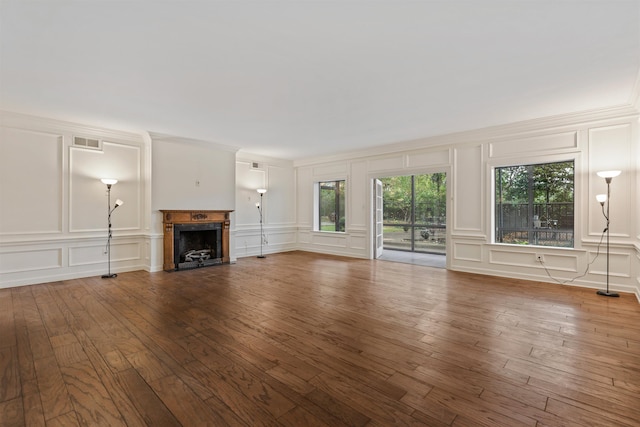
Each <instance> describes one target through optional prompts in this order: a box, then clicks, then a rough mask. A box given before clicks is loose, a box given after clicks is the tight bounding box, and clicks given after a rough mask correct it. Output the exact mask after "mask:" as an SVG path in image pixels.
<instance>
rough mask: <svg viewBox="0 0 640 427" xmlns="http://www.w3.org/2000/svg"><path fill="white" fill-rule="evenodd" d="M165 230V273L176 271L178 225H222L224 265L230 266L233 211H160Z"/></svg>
mask: <svg viewBox="0 0 640 427" xmlns="http://www.w3.org/2000/svg"><path fill="white" fill-rule="evenodd" d="M160 212H162V223H163V226H164V227H163V228H164V264H163V269H164V270H165V271H174V270H176V263H175V258H174V239H173V238H174V225H176V224H207V223H220V224H221V225H222V263H223V264H229V263H230V257H229V228H230V225H231V221H230V219H229V214H230V213H231V212H233V211H232V210H202V209H198V210H162V209H161V210H160Z"/></svg>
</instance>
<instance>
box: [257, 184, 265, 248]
mask: <svg viewBox="0 0 640 427" xmlns="http://www.w3.org/2000/svg"><path fill="white" fill-rule="evenodd" d="M256 191H257V192H258V194H260V201H259V202H258V203H256V207H257V208H258V212H260V255H258V258H266V257H265V256H264V255H263V254H262V246H263V244H264V232H263V231H262V196H264V193H266V192H267V189H266V188H258V189H257V190H256Z"/></svg>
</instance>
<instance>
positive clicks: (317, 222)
mask: <svg viewBox="0 0 640 427" xmlns="http://www.w3.org/2000/svg"><path fill="white" fill-rule="evenodd" d="M329 182H332V183H336V184H337V183H339V182H343V183H344V184H343V193H344V220H345V224H344V230H322V218H321V213H320V209H321V206H320V186H321V185H322V183H329ZM347 184H348V182H347V179H346V178H327V179H319V180H317V181H315V182H314V183H313V212H314V214H313V231H314V232H319V233H340V234H345V233H346V232H347V217H348V202H347V193H348V191H347ZM338 220H339V217H338Z"/></svg>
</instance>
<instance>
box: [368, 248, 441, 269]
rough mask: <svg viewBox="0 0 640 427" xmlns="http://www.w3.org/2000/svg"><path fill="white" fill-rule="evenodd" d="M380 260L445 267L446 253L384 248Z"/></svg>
mask: <svg viewBox="0 0 640 427" xmlns="http://www.w3.org/2000/svg"><path fill="white" fill-rule="evenodd" d="M378 259H379V260H380V261H390V262H401V263H405V264H414V265H423V266H426V267H435V268H446V267H447V257H446V255H439V254H425V253H420V252H408V251H395V250H393V249H384V251H383V252H382V256H381V257H379V258H378Z"/></svg>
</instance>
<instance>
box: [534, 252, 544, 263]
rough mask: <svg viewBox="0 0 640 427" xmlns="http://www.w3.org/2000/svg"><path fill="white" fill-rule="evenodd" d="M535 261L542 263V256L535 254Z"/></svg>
mask: <svg viewBox="0 0 640 427" xmlns="http://www.w3.org/2000/svg"><path fill="white" fill-rule="evenodd" d="M536 261H538V262H544V255H542V254H536Z"/></svg>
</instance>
